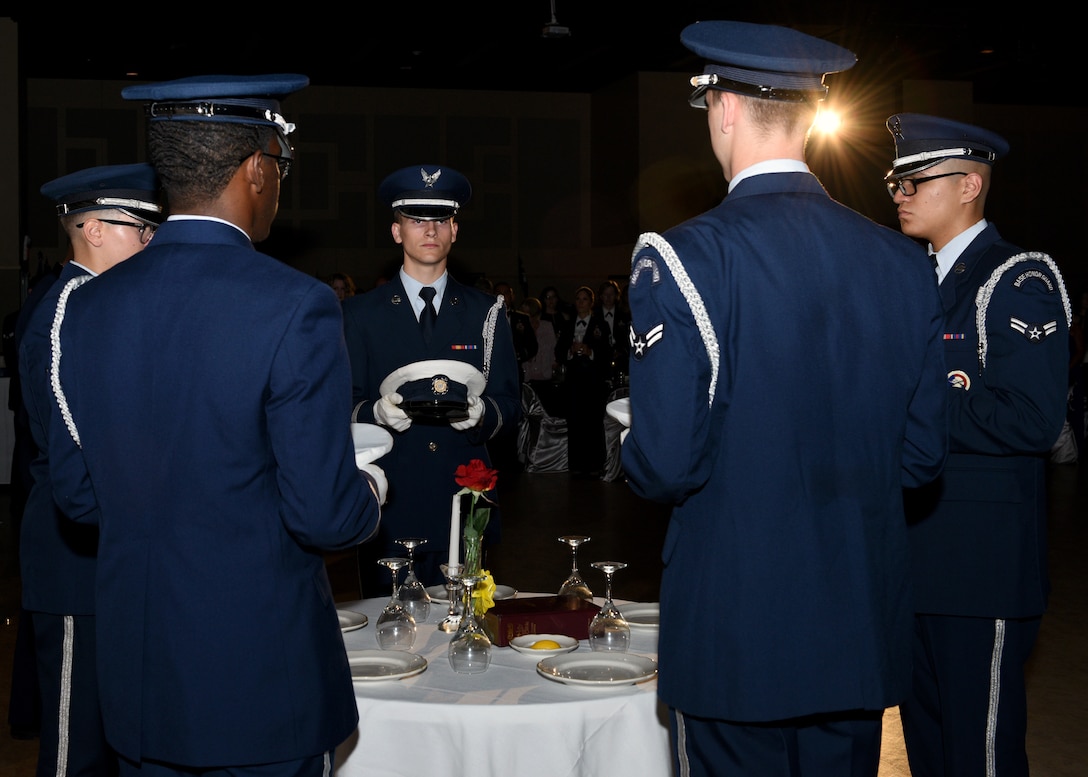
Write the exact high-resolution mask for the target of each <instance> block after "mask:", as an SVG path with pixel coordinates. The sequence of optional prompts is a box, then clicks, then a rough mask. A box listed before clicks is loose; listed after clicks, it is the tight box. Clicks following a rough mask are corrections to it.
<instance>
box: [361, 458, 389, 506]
mask: <svg viewBox="0 0 1088 777" xmlns="http://www.w3.org/2000/svg"><path fill="white" fill-rule="evenodd" d="M359 470H360V471H361V472H365V473H366V474H368V475H370V477H372V478H374V485H376V486H377V489H378V492H377V497H378V504H380V505H383V504H385V497H386V496H387V495H388V494H389V479H388V478H386V476H385V470H383V469H382V468H381V467H379V466H378V465H377V464H364V465H363V466H361V467H359Z"/></svg>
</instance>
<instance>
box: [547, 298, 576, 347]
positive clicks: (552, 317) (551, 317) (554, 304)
mask: <svg viewBox="0 0 1088 777" xmlns="http://www.w3.org/2000/svg"><path fill="white" fill-rule="evenodd" d="M540 304H541V306H542V307H543V310H541V312H540V320H541V321H550V322H551V325H552V328H553V329H555V336H556V337H559V336H561V334H562V332H563V330H564V329H566V327H567V325H568V324H570V322H571V320H572V319H573V318H574V312H573V311H572V310H571V306H570V304H568V303H567V302H566V301H564V299H563V298H562V297H560V296H559V289H557V288H555V286H545V287H544V288H543V289H541V290H540Z"/></svg>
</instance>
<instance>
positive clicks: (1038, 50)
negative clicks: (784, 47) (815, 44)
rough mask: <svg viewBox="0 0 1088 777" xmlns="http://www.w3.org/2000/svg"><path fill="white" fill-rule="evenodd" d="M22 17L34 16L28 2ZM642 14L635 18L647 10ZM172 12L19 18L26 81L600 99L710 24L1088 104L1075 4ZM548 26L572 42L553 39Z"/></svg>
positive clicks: (454, 5) (1007, 96) (562, 3)
mask: <svg viewBox="0 0 1088 777" xmlns="http://www.w3.org/2000/svg"><path fill="white" fill-rule="evenodd" d="M23 5H26V4H23ZM640 6H641V7H640ZM250 8H251V9H252V10H249V9H247V10H246V12H245V14H244V15H243V14H242V13H238V12H233V11H232V12H230V13H229V14H228V15H227V16H226V17H225V18H224V17H212V16H209V15H207V13H200V12H199V11H204V10H205V9H202V8H187V7H186V6H178V11H177V12H176V13H173V14H170V15H165V14H161V13H156V12H154V11H150V10H146V9H145V8H144V7H139V6H137V7H123V6H119V7H112V6H103V7H99V8H97V9H93V10H92V9H88V11H87V13H79V14H72V13H67V12H62V11H60V10H59V9H54V8H50V9H49V11H48V12H45V13H43V12H40V11H32V12H23V13H19V12H17V13H15V14H13V16H12V18H13V19H14V20H15V21H17V22H18V23H19V41H20V57H21V66H22V69H23V75H24V76H26V77H29V78H90V79H115V78H124V77H125V74H126V73H137V74H138V76H137V77H138V78H139V79H140V80H151V81H155V80H165V79H170V78H179V77H182V76H187V75H192V74H193V73H195V72H202V73H217V72H218V73H277V72H299V73H305V74H307V75H309V76H310V79H311V83H313V84H314V85H348V86H381V87H395V86H404V87H413V88H417V87H433V88H436V89H443V88H452V89H483V90H493V89H494V90H523V91H573V92H580V91H594V90H595V89H598V88H600V87H601V86H604V85H607V84H609V83H611V82H613V81H615V80H616V79H617V78H618V77H620V76H622V75H626V74H629V73H631V72H635V71H680V72H688V71H691V72H693V73H694V72H699V71H701V69H702V63H701V61H699V59H698V58H696V57H694V56H693V55H691V54H690V53H689V52H688V51H687V50H686V49H684V48H683V46H681V45H680V30H681V29H683V27H684V26H686V25H687V24H690V23H692V22H695V21H698V20H701V19H721V18H725V19H736V20H742V21H751V22H761V23H774V24H780V25H784V26H792V27H797V28H799V29H802V30H804V31H806V32H809V33H812V34H814V35H818V36H820V37H823V38H826V39H828V40H831V41H834V42H836V43H839V44H841V45H844V46H846V47H847V48H849V49H850V50H852V51H854V52H855V53H857V54H858V58H859V64H858V65H857V67H856V68H855V69H854V70H855V71H856V73H857V75H858V77H866V76H870V75H871V76H877V77H882V78H884V77H888V76H889V75H892V74H894V76H895V77H896V78H898V79H910V78H917V79H942V80H966V81H971V82H973V84H974V96H975V100H976V102H979V103H988V104H1016V105H1083V104H1084V88H1083V85H1082V84H1081V83H1080V82H1081V81H1083V78H1084V76H1083V74H1082V73H1083V69H1084V67H1083V61H1082V59H1083V57H1082V39H1081V33H1080V25H1079V24H1074V23H1073V20H1072V19H1071V17H1070V15H1069V10H1068V9H1069V6H1066V10H1065V11H1059V10H1058V9H1057V6H1056V4H1054V3H1049V2H1045V3H1038V2H1029V3H1017V4H1015V5H1012V6H1005V7H1003V8H1001V9H999V8H998V5H997V4H994V3H979V2H962V1H961V0H947V1H946V2H931V1H929V0H920V1H919V2H911V3H894V2H889V1H888V0H880V1H879V2H877V1H875V0H807V1H806V2H799V1H798V0H767V1H766V2H760V3H748V4H740V3H727V2H722V1H721V0H718V1H717V2H706V0H667V1H666V2H662V3H655V4H652V5H645V4H636V3H633V2H615V0H554V2H552V0H506V1H505V2H495V1H494V0H480V1H473V0H462V1H461V2H444V3H436V2H430V1H429V0H422V1H416V2H392V3H390V2H383V3H375V2H369V3H356V4H349V5H342V6H339V7H338V10H336V11H333V10H332V9H331V8H330V7H329V6H327V5H325V4H310V5H301V4H293V5H289V6H287V10H286V12H283V11H276V10H274V7H273V6H271V5H268V6H252V7H250ZM553 8H554V14H555V15H554V18H555V20H556V22H557V23H558V25H559V26H562V27H566V28H568V29H569V33H570V34H569V36H568V37H560V38H545V37H543V36H542V32H543V30H544V28H545V26H546V25H549V24H550V23H551V21H552V18H553V16H552V13H553Z"/></svg>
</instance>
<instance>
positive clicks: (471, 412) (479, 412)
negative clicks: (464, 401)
mask: <svg viewBox="0 0 1088 777" xmlns="http://www.w3.org/2000/svg"><path fill="white" fill-rule="evenodd" d="M483 415H484V401H483V400H482V399H480V398H479V397H477V396H471V395H470V396H469V398H468V418H466V419H465V420H464V421H450V426H452V427H453V428H454V429H456V430H457V431H459V432H461V431H464V430H465V429H471V428H472V427H474V426H475V425H476V424H478V423H480V419H481V418H482V417H483Z"/></svg>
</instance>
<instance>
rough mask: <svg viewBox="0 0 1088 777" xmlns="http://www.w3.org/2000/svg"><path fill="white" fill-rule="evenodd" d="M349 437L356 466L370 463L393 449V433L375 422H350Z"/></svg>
mask: <svg viewBox="0 0 1088 777" xmlns="http://www.w3.org/2000/svg"><path fill="white" fill-rule="evenodd" d="M351 439H352V442H354V443H355V466H357V467H362V466H363V465H364V464H371V463H373V462H375V461H377V460H378V459H380V458H381V457H382V456H384V455H385V454H387V453H389V451H391V450H393V435H391V434H390V433H389V432H388V431H387V430H386V429H385V428H384V427H381V426H378V425H377V424H352V425H351Z"/></svg>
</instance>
